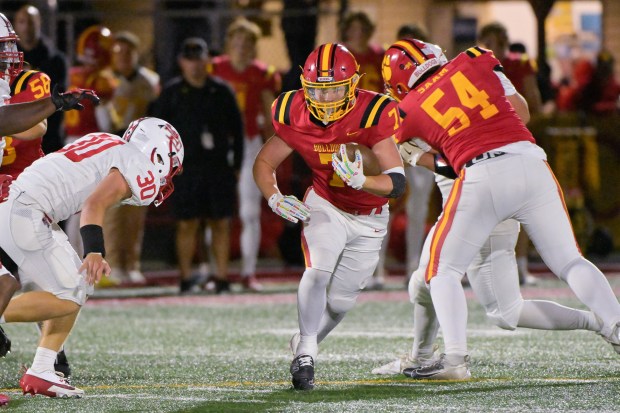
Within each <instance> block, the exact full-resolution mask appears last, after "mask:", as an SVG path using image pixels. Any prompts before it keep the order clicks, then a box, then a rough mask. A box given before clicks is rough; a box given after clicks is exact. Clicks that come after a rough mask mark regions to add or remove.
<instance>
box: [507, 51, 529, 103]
mask: <svg viewBox="0 0 620 413" xmlns="http://www.w3.org/2000/svg"><path fill="white" fill-rule="evenodd" d="M502 66H503V67H504V74H505V75H506V77H507V78H508V79H509V80H510V81H511V82H512V84H513V85H514V87H515V89H517V92H519V93H521V94H523V80H524V79H525V78H526V77H527V76H536V67H535V66H534V62H533V61H532V60H530V59H529V58H527V56H521V57H519V58H515V57H511V56H507V57H506V58H504V59H503V60H502Z"/></svg>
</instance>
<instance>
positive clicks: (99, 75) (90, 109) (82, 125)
mask: <svg viewBox="0 0 620 413" xmlns="http://www.w3.org/2000/svg"><path fill="white" fill-rule="evenodd" d="M116 85H117V81H116V79H115V78H114V75H113V74H112V72H110V71H109V70H100V71H96V70H92V69H89V68H86V67H83V66H76V67H72V68H71V69H70V70H69V89H73V88H80V89H93V90H94V91H95V92H96V93H97V96H99V98H101V100H102V101H103V102H105V101H106V100H109V99H110V98H112V95H113V93H114V89H116ZM82 105H84V109H82V110H70V111H68V112H65V132H66V134H67V137H82V136H84V135H87V134H89V133H93V132H101V128H100V127H99V126H98V125H97V119H96V118H95V105H93V103H92V102H91V101H89V100H87V99H84V101H83V102H82Z"/></svg>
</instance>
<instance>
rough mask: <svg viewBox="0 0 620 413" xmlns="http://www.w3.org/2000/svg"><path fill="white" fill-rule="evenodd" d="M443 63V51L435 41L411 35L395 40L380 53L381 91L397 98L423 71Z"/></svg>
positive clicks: (420, 77) (401, 95) (420, 78)
mask: <svg viewBox="0 0 620 413" xmlns="http://www.w3.org/2000/svg"><path fill="white" fill-rule="evenodd" d="M446 63H448V59H447V58H446V55H444V54H443V51H442V50H441V48H440V47H439V46H437V45H435V44H431V43H425V42H422V41H420V40H415V39H402V40H399V41H397V42H396V43H394V44H393V45H392V46H390V47H389V48H388V49H387V51H386V52H385V55H384V57H383V64H382V65H381V72H382V75H383V81H384V82H385V91H386V92H387V93H388V94H389V95H390V96H391V97H393V98H394V99H396V100H397V101H399V102H400V101H401V100H403V98H404V97H405V96H406V95H407V93H409V90H410V89H412V88H413V87H414V86H416V84H417V83H418V82H420V81H421V80H422V78H424V76H425V75H427V73H432V72H433V71H434V70H435V69H436V68H437V67H440V66H443V65H445V64H446Z"/></svg>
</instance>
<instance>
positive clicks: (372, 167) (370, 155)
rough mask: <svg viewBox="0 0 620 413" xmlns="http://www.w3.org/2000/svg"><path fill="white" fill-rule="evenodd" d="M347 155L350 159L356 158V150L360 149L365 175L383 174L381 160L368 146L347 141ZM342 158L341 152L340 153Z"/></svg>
mask: <svg viewBox="0 0 620 413" xmlns="http://www.w3.org/2000/svg"><path fill="white" fill-rule="evenodd" d="M346 145H347V157H348V158H349V160H350V161H353V160H354V159H355V151H356V150H357V149H359V150H360V153H361V154H362V162H363V163H364V175H367V176H377V175H380V174H381V167H380V166H379V160H378V159H377V156H376V155H375V153H374V152H373V151H372V149H370V148H369V147H368V146H364V145H359V144H357V143H347V144H346ZM338 158H340V153H338Z"/></svg>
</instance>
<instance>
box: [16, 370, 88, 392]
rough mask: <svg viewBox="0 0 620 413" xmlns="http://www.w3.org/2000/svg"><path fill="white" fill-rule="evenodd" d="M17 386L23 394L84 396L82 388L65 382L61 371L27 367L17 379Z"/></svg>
mask: <svg viewBox="0 0 620 413" xmlns="http://www.w3.org/2000/svg"><path fill="white" fill-rule="evenodd" d="M19 386H20V387H21V388H22V391H23V392H24V394H26V393H29V394H31V395H33V396H34V395H36V394H41V395H43V396H47V397H61V398H70V397H74V398H80V397H82V396H84V390H81V389H78V388H77V387H73V386H72V385H70V384H69V382H67V379H65V378H64V377H63V375H62V373H57V372H55V371H44V372H42V373H37V372H34V371H32V369H28V370H27V371H26V373H25V374H24V375H23V376H22V378H21V379H20V380H19Z"/></svg>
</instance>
